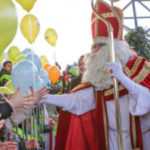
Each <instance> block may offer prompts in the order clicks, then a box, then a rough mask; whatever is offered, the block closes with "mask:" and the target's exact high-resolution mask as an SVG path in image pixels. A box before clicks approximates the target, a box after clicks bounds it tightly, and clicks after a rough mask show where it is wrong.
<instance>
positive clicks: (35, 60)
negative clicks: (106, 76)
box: [25, 53, 42, 70]
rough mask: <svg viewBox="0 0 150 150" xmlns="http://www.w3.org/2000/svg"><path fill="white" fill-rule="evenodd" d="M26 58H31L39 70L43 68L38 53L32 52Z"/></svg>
mask: <svg viewBox="0 0 150 150" xmlns="http://www.w3.org/2000/svg"><path fill="white" fill-rule="evenodd" d="M25 60H30V61H31V62H33V63H34V64H35V65H36V67H37V69H38V70H40V69H41V65H42V64H41V60H40V58H39V56H38V55H36V54H33V53H32V54H31V53H30V54H28V55H27V56H26V57H25Z"/></svg>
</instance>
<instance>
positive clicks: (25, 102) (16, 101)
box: [10, 87, 35, 108]
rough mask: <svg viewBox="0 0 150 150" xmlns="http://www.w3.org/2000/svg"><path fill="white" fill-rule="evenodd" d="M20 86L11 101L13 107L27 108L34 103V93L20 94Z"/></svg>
mask: <svg viewBox="0 0 150 150" xmlns="http://www.w3.org/2000/svg"><path fill="white" fill-rule="evenodd" d="M19 92H20V87H18V88H17V90H16V92H15V93H14V94H13V96H12V97H11V99H10V103H11V104H12V106H13V107H24V108H27V107H29V106H33V105H34V101H35V98H34V97H33V96H32V94H26V95H25V94H20V93H19Z"/></svg>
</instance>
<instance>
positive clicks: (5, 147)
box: [0, 142, 17, 150]
mask: <svg viewBox="0 0 150 150" xmlns="http://www.w3.org/2000/svg"><path fill="white" fill-rule="evenodd" d="M0 150H17V148H16V145H15V143H14V142H3V143H0Z"/></svg>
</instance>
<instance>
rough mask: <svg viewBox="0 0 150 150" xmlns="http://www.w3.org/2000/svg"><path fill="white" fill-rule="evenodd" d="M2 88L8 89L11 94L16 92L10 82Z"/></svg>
mask: <svg viewBox="0 0 150 150" xmlns="http://www.w3.org/2000/svg"><path fill="white" fill-rule="evenodd" d="M4 87H6V88H8V89H10V90H11V91H12V92H15V91H16V90H15V88H14V87H13V84H12V82H11V80H9V81H8V82H7V83H6V84H5V86H4Z"/></svg>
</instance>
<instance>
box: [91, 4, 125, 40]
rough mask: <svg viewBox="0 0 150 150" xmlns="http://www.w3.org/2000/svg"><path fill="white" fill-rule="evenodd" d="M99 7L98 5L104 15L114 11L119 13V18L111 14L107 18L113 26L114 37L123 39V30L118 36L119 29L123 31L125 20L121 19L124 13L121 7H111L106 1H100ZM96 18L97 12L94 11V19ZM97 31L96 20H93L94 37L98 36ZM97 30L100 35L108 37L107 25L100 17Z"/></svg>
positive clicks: (99, 10) (99, 11)
mask: <svg viewBox="0 0 150 150" xmlns="http://www.w3.org/2000/svg"><path fill="white" fill-rule="evenodd" d="M97 7H98V9H97V11H98V13H99V14H101V15H103V14H104V13H113V11H115V12H116V14H118V18H117V17H116V16H111V17H106V20H107V21H108V22H109V23H110V24H111V26H112V28H113V34H114V38H117V39H119V40H122V32H121V35H120V36H119V38H118V35H119V30H121V31H123V22H122V20H121V19H123V13H122V11H121V9H119V8H117V7H111V6H110V5H108V4H107V3H105V2H104V1H100V2H98V6H97ZM112 10H113V11H112ZM94 18H95V14H94V13H92V20H93V19H94ZM95 31H96V30H95V22H93V23H92V37H93V39H94V38H96V37H95ZM97 32H98V37H108V29H107V26H106V24H105V23H104V22H103V21H102V20H100V19H99V20H98V28H97Z"/></svg>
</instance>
